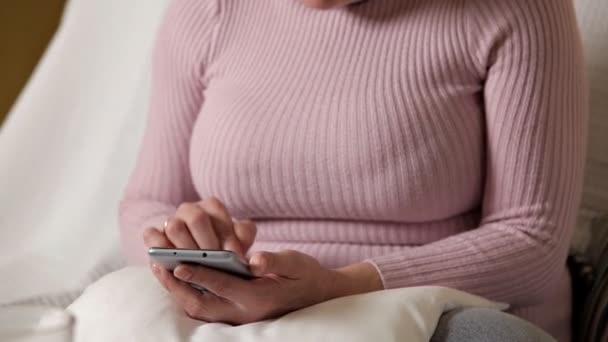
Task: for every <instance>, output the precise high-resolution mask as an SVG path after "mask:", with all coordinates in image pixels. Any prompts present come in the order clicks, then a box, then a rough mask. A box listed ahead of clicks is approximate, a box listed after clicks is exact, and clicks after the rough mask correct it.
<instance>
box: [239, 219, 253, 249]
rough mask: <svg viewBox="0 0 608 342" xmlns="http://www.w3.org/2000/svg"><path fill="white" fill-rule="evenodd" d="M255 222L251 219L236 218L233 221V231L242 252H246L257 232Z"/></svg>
mask: <svg viewBox="0 0 608 342" xmlns="http://www.w3.org/2000/svg"><path fill="white" fill-rule="evenodd" d="M257 232H258V231H257V228H256V226H255V223H253V221H251V220H238V221H236V222H235V223H234V233H235V235H236V237H237V239H238V240H239V241H240V243H241V247H242V248H243V253H247V251H248V250H249V248H251V245H253V242H254V241H255V236H256V234H257Z"/></svg>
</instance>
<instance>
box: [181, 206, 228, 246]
mask: <svg viewBox="0 0 608 342" xmlns="http://www.w3.org/2000/svg"><path fill="white" fill-rule="evenodd" d="M175 216H176V217H177V218H179V219H181V220H182V221H183V222H184V223H185V224H186V226H187V228H188V230H189V232H190V235H191V236H192V237H193V239H194V242H195V243H196V245H197V246H198V248H201V249H220V241H219V239H218V237H217V235H216V233H215V230H214V227H213V224H212V222H211V219H210V217H209V215H208V214H207V213H206V212H205V210H203V208H201V207H200V206H199V205H198V204H197V203H184V204H182V205H180V206H179V208H178V209H177V212H176V214H175Z"/></svg>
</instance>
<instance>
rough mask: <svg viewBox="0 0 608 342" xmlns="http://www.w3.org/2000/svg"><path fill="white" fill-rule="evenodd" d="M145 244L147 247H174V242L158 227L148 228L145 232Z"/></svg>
mask: <svg viewBox="0 0 608 342" xmlns="http://www.w3.org/2000/svg"><path fill="white" fill-rule="evenodd" d="M143 238H144V244H145V245H146V246H147V247H160V248H173V247H175V245H174V244H172V243H171V241H169V239H168V238H167V236H166V235H165V234H163V233H162V232H160V231H159V230H158V229H156V228H147V229H146V230H144V233H143Z"/></svg>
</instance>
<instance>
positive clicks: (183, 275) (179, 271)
mask: <svg viewBox="0 0 608 342" xmlns="http://www.w3.org/2000/svg"><path fill="white" fill-rule="evenodd" d="M173 275H174V276H175V277H176V278H178V279H181V280H188V279H190V277H192V271H191V270H190V268H188V267H186V266H180V267H178V268H176V269H175V271H173Z"/></svg>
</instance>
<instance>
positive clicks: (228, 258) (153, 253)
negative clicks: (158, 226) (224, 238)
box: [148, 247, 255, 279]
mask: <svg viewBox="0 0 608 342" xmlns="http://www.w3.org/2000/svg"><path fill="white" fill-rule="evenodd" d="M148 255H149V256H150V258H151V259H152V260H153V261H154V262H155V263H157V264H159V265H161V266H163V267H164V268H165V269H167V270H169V271H173V270H174V269H175V268H176V267H177V265H179V264H181V263H187V264H196V265H202V266H205V267H209V268H213V269H216V270H219V271H223V272H226V273H230V274H233V275H236V276H239V277H241V278H245V279H251V278H254V277H255V276H254V275H253V274H252V273H251V272H250V271H249V267H248V266H247V265H246V264H245V263H243V262H242V261H241V260H240V259H239V257H238V256H237V255H236V254H234V253H233V252H231V251H224V250H217V249H185V248H159V247H152V248H150V249H148Z"/></svg>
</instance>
